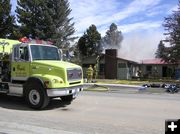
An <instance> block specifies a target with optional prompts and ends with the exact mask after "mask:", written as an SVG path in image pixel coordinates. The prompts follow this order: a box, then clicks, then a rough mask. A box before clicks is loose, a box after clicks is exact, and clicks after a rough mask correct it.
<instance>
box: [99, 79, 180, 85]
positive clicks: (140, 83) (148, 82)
mask: <svg viewBox="0 0 180 134" xmlns="http://www.w3.org/2000/svg"><path fill="white" fill-rule="evenodd" d="M96 83H105V84H126V85H143V84H152V83H154V84H163V83H176V84H180V81H179V80H161V79H156V80H155V79H150V80H108V79H97V80H96Z"/></svg>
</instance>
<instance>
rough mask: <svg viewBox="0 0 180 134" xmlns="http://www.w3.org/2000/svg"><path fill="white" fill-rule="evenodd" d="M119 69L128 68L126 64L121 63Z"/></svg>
mask: <svg viewBox="0 0 180 134" xmlns="http://www.w3.org/2000/svg"><path fill="white" fill-rule="evenodd" d="M118 68H126V64H125V63H119V64H118Z"/></svg>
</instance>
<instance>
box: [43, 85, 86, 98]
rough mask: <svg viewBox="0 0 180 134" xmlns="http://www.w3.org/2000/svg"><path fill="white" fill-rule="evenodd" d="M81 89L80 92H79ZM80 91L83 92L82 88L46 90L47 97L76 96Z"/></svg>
mask: <svg viewBox="0 0 180 134" xmlns="http://www.w3.org/2000/svg"><path fill="white" fill-rule="evenodd" d="M80 89H81V90H80ZM80 91H83V86H75V87H69V88H68V87H67V88H59V89H58V88H56V89H47V95H48V97H58V96H67V95H72V94H77V93H79V92H80Z"/></svg>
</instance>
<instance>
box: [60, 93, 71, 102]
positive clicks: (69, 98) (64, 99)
mask: <svg viewBox="0 0 180 134" xmlns="http://www.w3.org/2000/svg"><path fill="white" fill-rule="evenodd" d="M61 100H62V101H63V102H69V103H71V102H72V101H73V95H68V96H62V97H61Z"/></svg>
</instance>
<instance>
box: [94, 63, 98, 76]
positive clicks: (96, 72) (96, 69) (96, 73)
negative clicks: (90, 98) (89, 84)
mask: <svg viewBox="0 0 180 134" xmlns="http://www.w3.org/2000/svg"><path fill="white" fill-rule="evenodd" d="M97 77H98V68H97V65H94V79H97Z"/></svg>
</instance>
